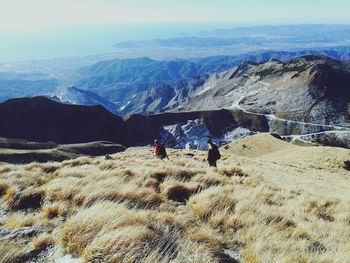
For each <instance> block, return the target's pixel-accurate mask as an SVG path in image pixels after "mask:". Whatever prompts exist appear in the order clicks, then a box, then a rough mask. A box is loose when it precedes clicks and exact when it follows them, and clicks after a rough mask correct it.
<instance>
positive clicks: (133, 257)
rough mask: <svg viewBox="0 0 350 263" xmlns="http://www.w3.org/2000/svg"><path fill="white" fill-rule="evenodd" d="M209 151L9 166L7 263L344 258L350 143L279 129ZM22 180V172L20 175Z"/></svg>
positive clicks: (4, 229) (3, 195) (2, 249)
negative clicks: (296, 139) (307, 142)
mask: <svg viewBox="0 0 350 263" xmlns="http://www.w3.org/2000/svg"><path fill="white" fill-rule="evenodd" d="M221 152H222V156H223V157H222V159H221V160H220V161H219V167H218V169H209V168H207V164H206V162H205V156H206V153H205V152H201V151H188V150H186V151H183V150H169V157H170V161H161V160H156V159H154V158H153V156H152V150H151V149H150V148H130V149H128V150H127V151H125V152H123V153H117V154H114V155H112V157H113V159H114V160H105V159H104V158H103V157H94V158H91V157H82V158H78V159H75V160H70V161H64V162H62V163H58V162H53V163H43V164H38V163H33V164H27V165H10V164H4V163H2V164H0V173H1V179H0V186H1V187H0V190H1V191H0V204H1V205H0V219H1V226H0V232H1V234H2V235H1V238H0V258H2V259H4V260H5V262H13V261H15V260H17V261H18V262H26V260H29V261H34V262H47V261H49V260H52V259H55V260H56V261H58V262H60V260H61V262H73V259H72V257H75V258H77V259H78V260H76V261H75V262H81V261H82V260H83V259H84V260H85V261H87V262H101V261H103V262H116V261H118V262H184V261H185V262H203V263H204V262H339V263H340V262H344V258H349V256H350V254H349V247H348V242H347V241H348V238H349V237H348V235H347V234H346V233H348V232H349V230H350V209H349V205H348V204H349V201H350V200H349V195H348V192H349V190H350V189H349V187H350V184H349V180H350V179H349V173H350V172H349V171H348V170H349V169H350V168H349V157H350V155H349V150H345V149H339V148H328V147H302V146H296V145H291V144H288V143H285V142H283V141H280V140H279V139H276V138H275V137H273V136H271V135H269V134H260V135H256V136H251V137H248V138H245V139H243V140H240V141H238V142H237V143H234V144H231V145H228V146H225V147H224V148H222V149H221ZM15 175H16V176H15Z"/></svg>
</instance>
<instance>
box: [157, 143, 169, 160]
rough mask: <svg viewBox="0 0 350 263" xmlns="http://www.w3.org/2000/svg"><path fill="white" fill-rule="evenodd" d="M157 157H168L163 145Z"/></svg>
mask: <svg viewBox="0 0 350 263" xmlns="http://www.w3.org/2000/svg"><path fill="white" fill-rule="evenodd" d="M157 155H158V156H160V157H163V158H165V157H166V156H167V154H166V150H165V147H164V145H162V144H161V145H160V147H159V151H158V154H157Z"/></svg>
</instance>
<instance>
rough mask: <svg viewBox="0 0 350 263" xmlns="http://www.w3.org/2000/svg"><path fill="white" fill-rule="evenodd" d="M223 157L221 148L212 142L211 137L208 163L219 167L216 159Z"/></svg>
mask: <svg viewBox="0 0 350 263" xmlns="http://www.w3.org/2000/svg"><path fill="white" fill-rule="evenodd" d="M220 158H221V155H220V152H219V148H218V147H217V146H216V144H214V143H213V142H212V140H211V139H209V140H208V163H209V166H210V167H217V166H216V161H217V160H219V159H220Z"/></svg>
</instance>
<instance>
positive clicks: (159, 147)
mask: <svg viewBox="0 0 350 263" xmlns="http://www.w3.org/2000/svg"><path fill="white" fill-rule="evenodd" d="M154 156H155V157H156V158H158V159H162V160H163V159H165V158H168V160H169V157H168V155H167V153H166V150H165V147H164V145H163V144H161V142H160V141H159V140H157V139H155V140H154Z"/></svg>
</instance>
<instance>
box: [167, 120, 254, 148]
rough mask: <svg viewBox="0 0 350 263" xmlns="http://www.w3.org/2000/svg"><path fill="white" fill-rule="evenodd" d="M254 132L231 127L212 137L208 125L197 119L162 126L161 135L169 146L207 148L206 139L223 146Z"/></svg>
mask: <svg viewBox="0 0 350 263" xmlns="http://www.w3.org/2000/svg"><path fill="white" fill-rule="evenodd" d="M255 133H256V132H253V131H251V130H248V129H245V128H241V127H238V128H236V127H232V128H230V129H228V130H227V131H226V132H225V133H224V134H223V135H222V136H220V137H214V136H212V135H211V134H210V131H209V129H208V127H207V126H206V125H205V124H204V123H202V122H201V121H200V120H198V119H197V120H190V121H187V122H185V123H177V124H174V125H168V126H164V127H163V131H162V133H161V137H162V141H163V142H164V144H165V145H166V146H167V147H170V148H176V149H194V150H207V148H208V146H207V141H208V139H212V140H213V141H214V142H215V143H216V144H217V145H218V146H223V145H226V144H229V143H232V142H235V141H237V140H239V139H241V138H244V137H247V136H251V135H254V134H255Z"/></svg>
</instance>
